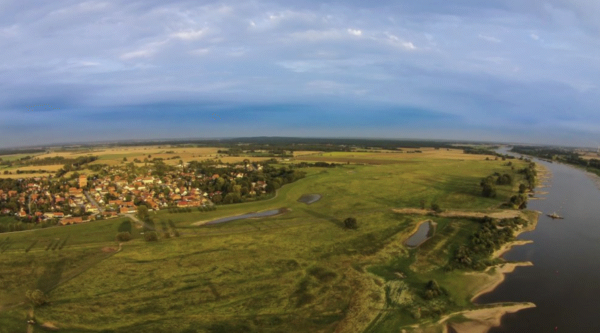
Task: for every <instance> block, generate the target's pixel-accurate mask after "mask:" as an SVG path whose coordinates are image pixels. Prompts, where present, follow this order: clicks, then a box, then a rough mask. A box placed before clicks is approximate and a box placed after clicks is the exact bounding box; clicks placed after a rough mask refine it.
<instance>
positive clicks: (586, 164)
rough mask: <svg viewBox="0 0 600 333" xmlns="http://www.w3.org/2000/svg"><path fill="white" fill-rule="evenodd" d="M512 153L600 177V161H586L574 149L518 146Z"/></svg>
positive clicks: (593, 159)
mask: <svg viewBox="0 0 600 333" xmlns="http://www.w3.org/2000/svg"><path fill="white" fill-rule="evenodd" d="M512 151H513V152H515V153H519V154H523V155H530V156H535V157H538V158H541V159H545V160H548V161H556V162H563V163H568V164H571V165H576V166H579V167H583V168H585V169H587V170H588V171H590V172H593V173H595V174H597V175H599V176H600V160H599V159H595V158H592V159H585V158H583V157H582V155H581V154H579V153H578V152H576V151H574V150H573V149H569V148H562V147H537V146H518V147H513V149H512Z"/></svg>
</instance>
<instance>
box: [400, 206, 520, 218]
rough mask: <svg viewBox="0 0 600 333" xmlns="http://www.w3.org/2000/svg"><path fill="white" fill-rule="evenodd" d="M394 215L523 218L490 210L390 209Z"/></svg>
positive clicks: (518, 213) (518, 214) (505, 211)
mask: <svg viewBox="0 0 600 333" xmlns="http://www.w3.org/2000/svg"><path fill="white" fill-rule="evenodd" d="M392 211H393V212H394V213H398V214H414V215H435V216H440V217H457V218H461V217H464V218H483V217H486V216H488V217H491V218H493V219H509V218H514V217H523V214H522V213H521V212H520V211H518V210H490V211H486V212H473V211H461V210H446V211H443V212H441V213H436V212H434V211H432V210H428V209H419V208H396V209H392Z"/></svg>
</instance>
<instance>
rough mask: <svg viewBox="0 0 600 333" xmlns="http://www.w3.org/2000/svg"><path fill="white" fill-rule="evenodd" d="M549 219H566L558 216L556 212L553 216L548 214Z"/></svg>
mask: <svg viewBox="0 0 600 333" xmlns="http://www.w3.org/2000/svg"><path fill="white" fill-rule="evenodd" d="M546 215H547V216H548V217H550V218H552V219H554V220H562V219H564V217H562V216H560V215H558V214H556V212H554V213H552V214H546Z"/></svg>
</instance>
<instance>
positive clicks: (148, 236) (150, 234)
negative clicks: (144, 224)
mask: <svg viewBox="0 0 600 333" xmlns="http://www.w3.org/2000/svg"><path fill="white" fill-rule="evenodd" d="M144 239H145V240H146V242H156V241H158V234H157V233H156V231H147V232H145V233H144Z"/></svg>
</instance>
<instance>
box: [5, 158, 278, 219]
mask: <svg viewBox="0 0 600 333" xmlns="http://www.w3.org/2000/svg"><path fill="white" fill-rule="evenodd" d="M209 169H210V171H212V172H211V173H210V174H205V173H202V172H201V171H202V170H199V169H198V168H190V167H189V163H185V165H184V164H181V165H179V166H177V167H171V168H169V169H168V171H166V172H157V170H153V169H151V168H150V169H148V170H146V169H144V170H143V171H145V172H146V173H145V174H144V175H137V174H136V169H135V168H133V169H132V168H131V164H130V165H121V166H110V167H109V166H103V168H102V169H101V170H99V171H100V172H97V173H86V174H83V173H82V174H78V173H74V174H73V175H71V177H70V178H69V179H64V178H57V177H52V176H49V177H31V178H20V179H16V180H14V182H15V184H16V185H15V186H16V188H17V189H11V190H4V189H2V188H0V207H2V209H1V211H0V213H1V214H2V215H4V216H15V217H17V218H18V219H19V220H20V221H22V222H32V223H36V224H38V223H43V224H45V225H46V226H49V225H55V224H58V225H70V224H79V223H85V222H90V221H94V220H99V219H109V218H115V217H118V216H123V215H127V214H135V213H136V212H137V209H138V207H139V206H141V205H144V206H146V207H147V209H148V210H149V211H158V210H162V209H173V210H174V209H179V210H182V209H185V210H191V209H192V208H195V209H203V208H206V207H211V206H214V205H215V204H218V203H234V202H240V201H241V200H242V199H241V198H242V197H244V198H256V197H260V196H261V195H262V196H264V195H265V194H266V193H267V190H268V187H267V182H266V181H265V180H260V179H263V178H264V177H262V176H261V174H262V170H263V166H262V165H261V164H257V163H254V164H251V163H239V164H236V165H231V164H216V165H211V166H210V168H209ZM96 170H98V169H96ZM132 170H133V172H132ZM86 171H89V170H86ZM137 171H139V170H137ZM230 193H231V194H230ZM228 194H230V195H229V197H232V198H234V199H231V200H227V199H228V198H229V197H228ZM224 199H225V200H224Z"/></svg>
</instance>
